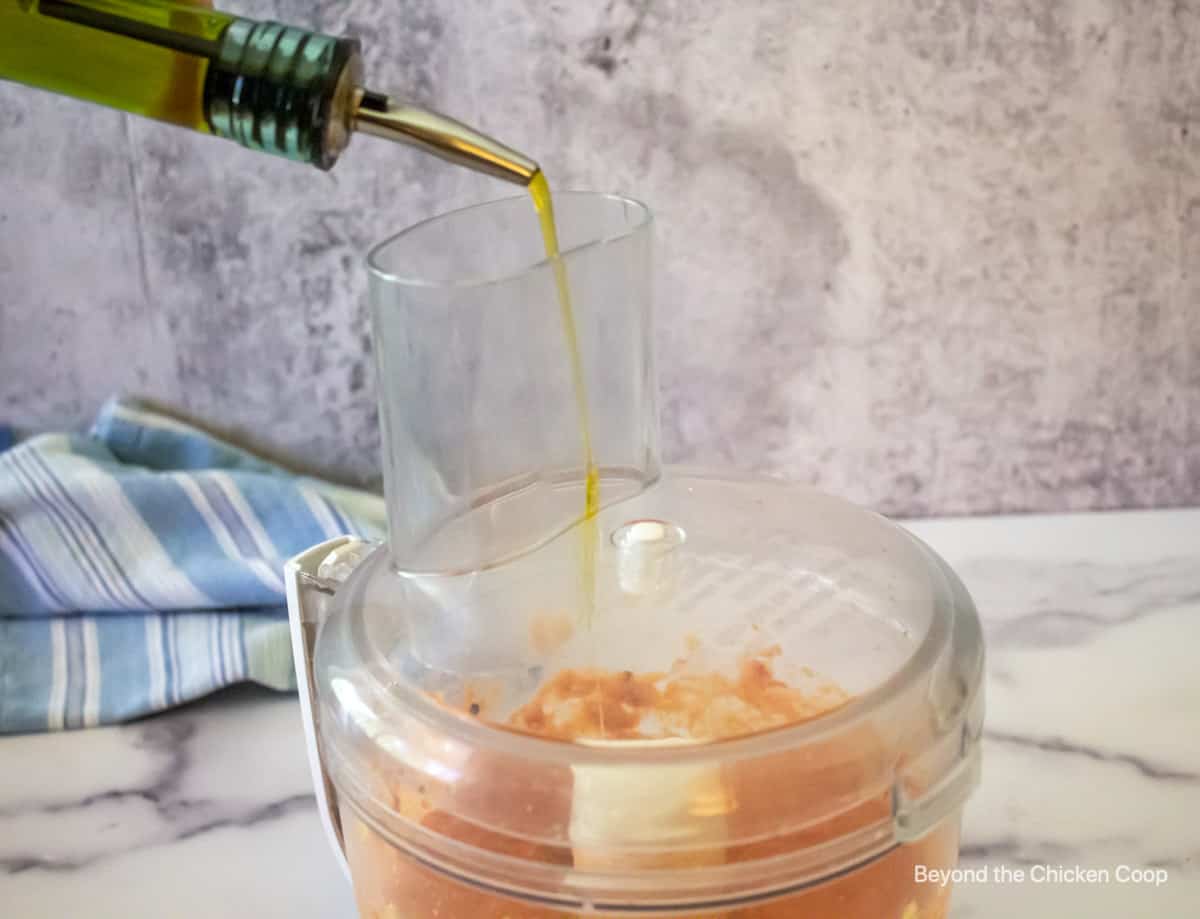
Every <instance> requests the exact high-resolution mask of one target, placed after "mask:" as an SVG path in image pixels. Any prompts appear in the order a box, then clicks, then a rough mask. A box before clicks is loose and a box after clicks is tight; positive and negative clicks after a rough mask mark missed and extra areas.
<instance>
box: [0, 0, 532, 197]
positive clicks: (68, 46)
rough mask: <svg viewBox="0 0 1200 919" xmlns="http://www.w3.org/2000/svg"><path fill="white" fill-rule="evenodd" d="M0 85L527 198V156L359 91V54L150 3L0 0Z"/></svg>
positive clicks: (281, 150)
mask: <svg viewBox="0 0 1200 919" xmlns="http://www.w3.org/2000/svg"><path fill="white" fill-rule="evenodd" d="M0 79H5V80H12V81H15V82H18V83H24V84H27V85H29V86H34V87H38V88H41V89H47V90H50V91H52V92H56V93H61V94H63V95H68V96H74V97H76V98H78V99H84V100H87V101H89V102H95V103H99V104H101V105H107V106H111V107H113V108H118V109H121V110H123V111H126V112H131V113H133V114H136V115H142V116H145V117H147V118H153V119H156V120H158V121H164V122H169V123H171V124H175V125H179V126H181V127H185V128H190V129H192V130H195V131H201V132H205V133H210V134H215V135H217V136H219V137H224V138H227V139H229V140H232V141H235V142H236V143H239V144H241V145H242V146H244V147H249V148H251V149H254V150H261V151H263V152H265V153H272V154H276V155H279V156H284V157H287V158H289V159H292V160H296V161H299V162H302V163H309V164H312V165H314V166H317V167H319V168H321V169H328V168H330V167H331V166H332V165H333V164H334V163H335V162H336V161H337V158H338V156H339V155H340V154H341V152H342V151H343V150H344V149H345V148H346V145H347V144H348V143H349V141H350V137H351V135H352V134H353V133H354V132H355V131H360V132H364V133H370V134H375V135H377V136H382V137H386V138H388V139H389V140H396V141H401V142H404V143H410V144H415V145H417V146H420V147H422V148H424V149H426V150H428V151H429V152H431V153H434V154H436V155H439V156H441V157H443V158H445V159H449V160H451V161H453V162H456V163H459V164H461V165H465V166H468V167H470V168H474V169H478V170H480V171H483V172H487V173H489V174H491V175H495V176H496V177H498V178H502V179H506V180H508V181H512V182H516V183H518V184H522V185H527V184H528V183H529V181H530V180H531V179H532V177H533V175H534V174H535V173H536V172H537V164H536V163H534V162H533V161H532V160H530V159H529V158H528V157H525V156H523V155H522V154H520V153H517V152H516V151H514V150H511V149H509V148H508V147H506V146H504V145H503V144H500V143H498V142H497V141H495V140H493V139H491V138H489V137H487V136H485V135H483V134H480V133H479V132H477V131H475V130H473V129H472V128H470V127H468V126H466V125H464V124H461V123H460V122H457V121H454V120H453V119H450V118H447V117H446V116H444V115H439V114H438V113H436V112H430V111H428V110H426V109H422V108H420V107H418V106H412V105H406V104H403V103H401V102H398V101H396V100H394V99H392V98H390V97H388V96H386V95H383V94H380V93H376V92H372V91H370V90H367V89H365V88H364V87H363V86H362V57H361V54H360V51H359V44H358V42H357V41H356V40H354V39H350V38H336V37H333V36H330V35H323V34H321V33H319V32H311V31H308V30H306V29H298V28H294V27H292V26H287V25H281V24H279V23H275V22H256V21H254V20H251V19H244V18H240V17H237V16H232V15H230V14H228V13H222V12H218V11H216V10H213V9H211V8H209V7H208V6H207V5H199V4H196V3H185V2H160V0H0Z"/></svg>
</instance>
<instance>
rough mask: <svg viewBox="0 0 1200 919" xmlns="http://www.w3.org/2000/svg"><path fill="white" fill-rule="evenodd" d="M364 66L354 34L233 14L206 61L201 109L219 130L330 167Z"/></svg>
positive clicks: (348, 124) (246, 143) (346, 133)
mask: <svg viewBox="0 0 1200 919" xmlns="http://www.w3.org/2000/svg"><path fill="white" fill-rule="evenodd" d="M361 70H362V58H361V55H360V52H359V45H358V42H357V41H355V40H354V39H349V38H334V37H332V36H329V35H323V34H321V33H319V32H309V31H306V30H304V29H297V28H293V27H291V26H286V25H281V24H279V23H275V22H254V21H252V20H249V19H237V20H234V21H233V22H232V23H230V24H229V26H228V27H227V28H226V29H225V30H224V32H222V34H221V37H220V39H219V48H218V51H217V54H216V56H215V57H214V58H212V60H211V62H210V64H209V68H208V76H207V78H206V80H205V85H204V113H205V116H206V118H207V119H208V123H209V126H210V128H211V129H212V132H213V133H214V134H216V135H217V136H219V137H225V138H227V139H229V140H232V141H235V142H236V143H239V144H241V145H242V146H243V147H248V148H250V149H251V150H260V151H263V152H265V153H272V154H275V155H277V156H284V157H287V158H288V159H291V160H296V161H298V162H302V163H311V164H312V165H314V166H317V167H319V168H321V169H329V168H330V167H331V166H332V165H333V164H334V163H335V162H336V161H337V158H338V155H339V154H340V153H341V152H342V150H344V149H345V148H346V145H347V144H348V143H349V140H350V132H351V130H352V125H353V110H354V90H355V87H356V86H357V85H358V84H359V83H360V82H361Z"/></svg>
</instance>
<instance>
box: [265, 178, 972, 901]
mask: <svg viewBox="0 0 1200 919" xmlns="http://www.w3.org/2000/svg"><path fill="white" fill-rule="evenodd" d="M556 204H557V211H558V219H559V235H560V240H561V247H562V249H561V251H562V256H561V258H562V264H563V266H564V267H565V269H566V272H567V275H568V277H569V282H570V286H571V294H572V298H573V307H574V310H575V322H576V328H577V340H578V343H579V347H578V349H577V352H576V353H577V355H578V361H579V363H580V365H581V373H580V374H579V379H580V380H581V381H582V385H583V388H584V389H583V391H584V393H585V394H586V398H585V399H583V400H580V399H579V398H577V396H578V395H579V392H578V391H577V389H576V387H575V386H574V385H573V383H572V380H573V379H574V378H575V377H574V376H573V368H572V367H571V366H570V363H571V352H569V351H568V349H566V348H564V346H563V328H562V320H561V316H560V312H559V307H558V303H557V300H556V295H555V283H554V273H553V270H552V266H551V265H550V264H549V263H548V262H547V261H546V259H545V256H544V254H543V251H542V249H541V240H540V237H539V235H538V228H537V225H536V221H535V220H534V219H533V216H532V214H531V213H530V209H529V204H528V201H527V200H526V199H523V198H515V199H511V200H507V201H499V202H493V203H491V204H487V205H483V206H480V207H475V208H470V209H467V210H464V211H458V212H454V213H451V214H447V215H443V216H441V217H437V218H434V219H432V220H430V221H427V222H425V223H423V224H420V225H418V226H416V227H413V228H411V229H409V230H407V231H405V232H403V233H401V234H399V235H397V236H395V237H393V238H392V239H390V240H388V241H386V242H384V243H382V244H381V245H379V246H378V247H377V248H376V249H375V250H374V251H373V252H372V253H371V255H370V256H369V260H368V263H369V271H370V284H371V288H370V289H371V308H372V321H373V324H374V334H375V337H374V343H375V350H376V357H377V367H378V388H379V393H380V401H381V407H380V418H381V422H382V429H383V438H384V477H385V494H386V500H387V506H388V515H389V535H388V540H387V543H386V544H370V543H365V542H362V541H359V540H356V539H352V538H350V537H343V538H339V539H335V540H332V541H330V542H327V543H324V544H322V545H319V546H315V547H313V548H312V549H310V550H309V551H307V552H305V553H302V554H301V555H299V556H298V557H296V558H294V559H293V560H291V562H289V564H288V568H287V581H288V601H289V612H290V615H291V623H292V629H293V641H294V648H295V653H296V668H297V676H298V681H299V683H300V690H301V691H300V699H301V707H302V710H303V714H304V720H305V728H306V733H307V737H308V741H309V752H310V760H311V764H312V769H313V777H314V785H315V787H316V790H317V798H318V803H319V805H320V810H321V814H322V819H323V821H324V822H325V827H326V830H327V833H328V835H329V838H330V842H331V844H332V847H333V849H334V851H335V853H336V856H337V857H338V858H340V859H342V860H343V864H344V865H345V867H346V869H347V872H348V875H349V877H350V879H351V882H352V883H353V886H354V891H355V897H356V901H357V903H358V908H359V911H360V915H361V916H362V917H364V919H427V917H450V919H489V917H491V919H551V917H554V919H562V917H577V916H640V915H658V916H668V917H677V919H682V917H694V916H720V917H731V919H732V917H737V919H776V917H789V919H795V917H800V916H803V917H806V919H941V917H944V916H945V915H946V914H947V909H948V897H949V890H948V888H945V887H940V886H937V885H933V884H922V883H918V875H919V872H918V871H917V866H921V865H923V866H925V867H926V868H928V869H930V870H932V869H947V868H951V867H953V866H954V865H955V864H956V862H957V858H958V840H959V822H960V814H961V810H962V806H963V804H964V802H965V801H966V799H967V797H968V796H969V794H970V793H971V791H972V789H973V788H974V787H975V785H976V784H977V782H978V778H979V742H980V734H981V729H982V717H983V693H982V679H981V678H982V672H983V644H982V637H981V632H980V626H979V621H978V617H977V615H976V612H975V609H974V606H973V604H972V602H971V599H970V597H969V596H968V594H967V592H966V591H965V590H964V588H963V586H962V584H961V583H960V581H959V579H958V578H957V577H956V576H955V574H954V573H953V572H952V571H951V570H950V568H949V567H948V566H947V565H946V564H945V563H944V562H943V561H942V560H941V559H939V558H938V557H937V556H936V555H935V554H934V553H933V552H932V551H931V550H930V549H929V548H928V547H927V546H925V545H924V544H923V543H922V542H920V541H919V540H918V539H916V538H915V537H914V536H912V535H911V534H910V533H908V532H907V531H906V530H904V529H902V528H900V527H898V526H896V525H895V524H893V523H891V522H889V521H887V520H886V519H884V518H883V517H880V516H878V515H876V514H874V513H871V512H869V511H866V510H863V509H860V508H858V507H855V506H853V505H851V504H849V503H847V502H845V501H842V500H840V499H838V498H835V497H832V496H829V495H825V494H822V493H821V492H819V491H816V490H813V489H811V488H808V487H805V486H802V485H798V484H794V483H788V482H785V481H780V480H775V479H769V478H764V477H753V476H746V475H741V474H738V473H736V472H731V471H727V470H705V469H691V468H676V467H671V466H665V467H664V466H663V465H661V463H660V458H659V437H658V408H657V387H656V376H655V371H654V356H653V349H652V328H653V316H652V308H651V299H652V298H651V288H652V283H651V271H652V258H651V248H650V240H651V232H652V220H651V216H650V213H649V211H648V210H647V209H646V208H645V207H644V206H643V205H641V204H639V203H637V202H635V201H633V200H630V199H627V198H622V197H620V196H613V195H600V194H590V193H589V194H584V193H580V194H565V195H560V196H557V197H556ZM581 405H582V406H583V411H584V412H585V416H586V417H583V418H581V416H580V411H581V409H580V406H581ZM583 425H587V426H588V427H589V429H590V435H591V436H590V451H589V450H585V446H584V438H582V437H581V426H583ZM593 471H595V472H597V473H598V476H599V483H600V488H599V498H600V500H599V510H598V512H597V513H595V514H594V515H589V514H587V513H585V512H584V507H585V500H584V495H585V490H586V483H587V481H588V478H589V473H592V472H593Z"/></svg>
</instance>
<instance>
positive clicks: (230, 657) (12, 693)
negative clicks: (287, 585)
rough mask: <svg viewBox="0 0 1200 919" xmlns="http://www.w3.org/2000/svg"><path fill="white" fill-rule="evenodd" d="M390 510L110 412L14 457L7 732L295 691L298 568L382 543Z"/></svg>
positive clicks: (115, 405)
mask: <svg viewBox="0 0 1200 919" xmlns="http://www.w3.org/2000/svg"><path fill="white" fill-rule="evenodd" d="M383 532H384V509H383V500H382V499H381V498H379V497H378V496H376V495H371V494H367V493H365V492H359V491H354V490H351V489H345V488H339V487H336V486H333V485H330V484H328V483H326V482H322V481H320V480H316V479H309V478H303V477H299V476H296V475H294V474H292V473H290V472H288V471H287V470H286V469H283V468H282V467H280V466H276V465H274V464H271V463H268V462H265V461H264V460H262V459H260V458H258V457H256V456H254V455H253V454H251V453H248V452H246V451H245V450H241V449H239V448H237V447H234V446H232V445H230V444H228V443H226V442H224V441H222V440H220V439H218V438H216V437H213V436H211V435H209V434H206V433H204V432H203V431H200V430H198V429H197V428H195V427H192V426H190V425H187V424H183V423H181V422H179V421H176V420H174V419H172V418H170V417H167V416H165V415H162V414H160V413H156V412H154V411H152V410H150V409H149V408H147V407H146V406H143V405H141V404H139V403H136V402H132V401H128V400H112V401H110V402H109V403H108V404H107V405H106V406H105V407H104V408H103V410H102V411H101V413H100V417H99V419H98V420H97V421H96V424H95V426H94V428H93V430H92V432H91V436H84V435H67V434H43V435H40V436H37V437H33V438H31V439H29V440H27V441H24V442H21V443H18V444H16V445H15V446H12V447H10V448H9V449H7V450H5V451H4V452H0V733H4V732H16V731H41V730H59V729H63V728H78V727H88V726H91V725H97V724H107V723H111V722H116V721H122V720H126V719H129V718H134V717H136V716H139V715H144V714H147V713H149V712H154V711H158V710H161V709H165V708H169V707H171V706H173V705H178V704H180V703H182V702H186V701H188V700H191V699H196V698H198V697H200V696H203V695H205V694H207V693H210V692H212V691H213V690H216V689H219V688H221V687H223V686H228V685H231V684H233V683H237V682H242V681H250V682H255V683H260V684H262V685H264V686H269V687H272V688H275V689H281V690H285V689H291V688H293V687H294V686H295V677H294V674H293V673H292V655H291V644H290V639H289V633H288V623H287V612H286V608H285V601H284V586H283V574H282V569H283V563H284V561H285V560H286V559H287V558H289V557H290V556H292V555H294V554H296V553H297V552H299V551H301V550H303V549H306V548H308V547H309V546H312V545H314V544H316V543H318V542H321V541H323V540H325V539H328V538H329V537H331V536H337V535H340V534H347V533H348V534H352V535H359V536H363V537H366V538H368V539H379V538H382V535H383Z"/></svg>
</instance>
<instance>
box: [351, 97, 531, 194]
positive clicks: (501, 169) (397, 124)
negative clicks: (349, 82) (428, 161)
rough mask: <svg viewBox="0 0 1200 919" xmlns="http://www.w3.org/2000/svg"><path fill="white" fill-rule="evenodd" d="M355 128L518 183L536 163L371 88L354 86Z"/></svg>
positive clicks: (525, 181)
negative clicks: (355, 87)
mask: <svg viewBox="0 0 1200 919" xmlns="http://www.w3.org/2000/svg"><path fill="white" fill-rule="evenodd" d="M352 124H353V129H354V130H355V131H361V132H362V133H364V134H373V135H375V136H376V137H384V138H386V139H388V140H392V141H396V142H397V143H404V144H410V145H412V146H416V147H420V148H421V149H422V150H425V151H426V152H428V153H432V154H433V155H434V156H438V157H441V158H442V159H444V160H448V161H449V162H451V163H455V164H457V165H459V166H466V167H467V168H468V169H474V170H476V171H477V172H483V173H486V174H488V175H490V176H493V177H495V178H497V179H503V180H505V181H506V182H512V183H514V184H516V185H522V186H524V185H528V184H529V183H530V182H531V181H532V180H533V177H534V175H536V174H537V171H538V164H537V163H535V162H534V161H533V160H531V159H530V158H529V157H527V156H525V155H524V154H522V153H518V152H517V151H516V150H513V149H511V148H509V147H506V146H504V144H502V143H500V142H499V141H497V140H493V139H492V138H490V137H488V136H487V135H486V134H481V133H480V132H479V131H476V130H475V129H474V128H471V127H468V126H467V125H465V124H463V123H462V122H461V121H455V120H454V119H453V118H448V117H447V116H445V115H440V114H438V113H437V112H432V111H430V110H429V109H423V108H420V107H419V106H416V105H409V104H407V103H405V102H400V101H397V100H395V99H392V98H391V97H389V96H385V95H383V94H382V93H376V92H372V91H371V90H367V89H358V90H356V91H355V99H354V113H353V122H352Z"/></svg>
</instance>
